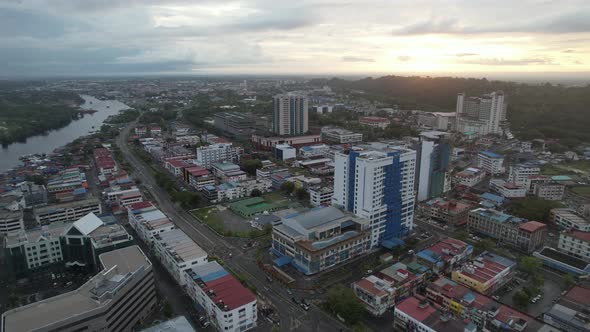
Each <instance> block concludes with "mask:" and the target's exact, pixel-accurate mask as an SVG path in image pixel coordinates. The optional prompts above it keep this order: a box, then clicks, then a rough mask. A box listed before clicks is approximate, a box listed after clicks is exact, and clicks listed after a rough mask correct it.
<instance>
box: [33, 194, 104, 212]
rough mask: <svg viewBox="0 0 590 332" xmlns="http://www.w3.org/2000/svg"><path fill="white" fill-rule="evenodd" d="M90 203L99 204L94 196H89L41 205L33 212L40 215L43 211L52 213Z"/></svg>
mask: <svg viewBox="0 0 590 332" xmlns="http://www.w3.org/2000/svg"><path fill="white" fill-rule="evenodd" d="M90 204H100V201H99V200H98V199H96V198H94V197H90V198H87V199H82V200H79V201H73V202H67V203H60V204H52V205H48V206H42V207H39V208H37V209H35V214H37V215H42V214H45V213H52V212H57V211H61V210H66V209H72V208H77V207H81V206H85V205H90Z"/></svg>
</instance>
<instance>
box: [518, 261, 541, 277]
mask: <svg viewBox="0 0 590 332" xmlns="http://www.w3.org/2000/svg"><path fill="white" fill-rule="evenodd" d="M541 264H542V263H541V260H540V259H539V258H536V257H532V256H525V257H522V258H521V259H520V261H519V262H518V268H519V269H520V270H521V271H523V272H524V273H526V274H527V275H529V276H530V277H533V276H536V275H537V274H538V273H539V269H541Z"/></svg>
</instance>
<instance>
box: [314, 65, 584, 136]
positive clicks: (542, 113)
mask: <svg viewBox="0 0 590 332" xmlns="http://www.w3.org/2000/svg"><path fill="white" fill-rule="evenodd" d="M323 83H325V84H328V85H329V86H331V87H333V88H343V89H352V90H362V91H364V92H365V93H366V94H367V95H368V96H369V97H374V98H376V99H380V100H383V101H385V102H388V103H392V104H398V105H400V107H402V108H404V109H423V110H428V111H454V110H455V103H456V100H457V93H459V92H465V93H467V95H471V96H478V95H480V94H483V93H488V92H492V91H496V90H502V91H504V92H505V94H506V95H507V98H508V119H509V120H510V122H511V128H512V130H513V131H514V132H515V133H516V134H517V135H518V136H519V137H521V138H523V139H530V138H558V139H561V140H560V142H561V143H562V144H564V145H567V146H568V147H573V146H575V145H577V144H578V143H579V142H580V141H587V142H590V85H588V86H584V87H565V86H561V85H552V84H549V83H546V84H542V85H531V84H524V83H515V82H505V81H488V80H487V79H473V78H454V77H417V76H412V77H403V76H384V77H380V78H375V79H373V78H365V79H361V80H357V81H345V80H342V79H336V78H335V79H331V80H328V81H325V82H323Z"/></svg>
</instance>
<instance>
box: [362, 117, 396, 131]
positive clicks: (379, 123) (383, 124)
mask: <svg viewBox="0 0 590 332" xmlns="http://www.w3.org/2000/svg"><path fill="white" fill-rule="evenodd" d="M390 123H391V122H390V121H389V119H388V118H384V117H381V116H361V117H360V118H359V124H361V125H363V126H369V127H373V128H380V129H385V128H387V126H389V124H390Z"/></svg>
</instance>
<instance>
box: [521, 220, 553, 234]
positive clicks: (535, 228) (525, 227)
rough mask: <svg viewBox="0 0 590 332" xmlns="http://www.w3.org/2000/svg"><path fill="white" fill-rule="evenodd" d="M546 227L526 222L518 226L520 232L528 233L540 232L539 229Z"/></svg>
mask: <svg viewBox="0 0 590 332" xmlns="http://www.w3.org/2000/svg"><path fill="white" fill-rule="evenodd" d="M545 227H547V226H546V225H545V224H543V223H541V222H538V221H527V222H525V223H524V224H522V225H520V227H518V228H520V229H521V230H523V231H526V232H529V233H534V232H536V231H538V230H540V229H541V228H545Z"/></svg>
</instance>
